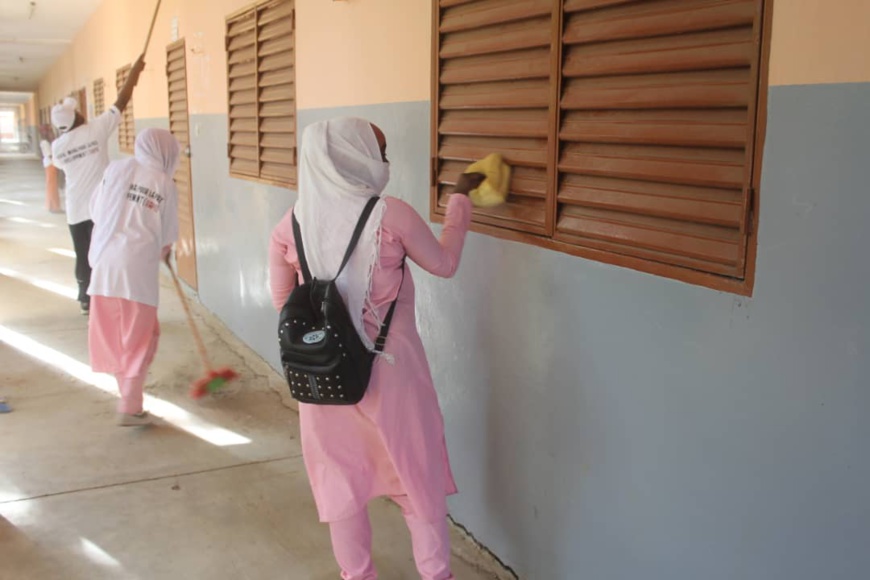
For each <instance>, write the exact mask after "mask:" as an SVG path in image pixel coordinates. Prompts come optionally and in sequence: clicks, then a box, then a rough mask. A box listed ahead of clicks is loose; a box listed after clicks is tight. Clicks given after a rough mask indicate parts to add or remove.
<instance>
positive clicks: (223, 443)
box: [0, 326, 251, 447]
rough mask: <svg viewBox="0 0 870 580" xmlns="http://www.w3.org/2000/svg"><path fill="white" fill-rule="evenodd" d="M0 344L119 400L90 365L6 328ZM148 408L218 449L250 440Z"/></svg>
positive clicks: (157, 406)
mask: <svg viewBox="0 0 870 580" xmlns="http://www.w3.org/2000/svg"><path fill="white" fill-rule="evenodd" d="M0 342H4V343H6V344H8V345H9V346H11V347H12V348H14V349H16V350H18V351H20V352H22V353H24V354H26V355H28V356H30V357H32V358H35V359H37V360H39V361H41V362H43V363H45V364H47V365H50V366H52V367H54V368H56V369H58V370H60V371H63V372H65V373H66V374H68V375H70V376H72V377H74V378H76V379H78V380H79V381H81V382H83V383H85V384H88V385H91V386H93V387H96V388H98V389H100V390H101V391H104V392H106V393H109V394H110V395H113V396H115V397H117V396H118V385H117V383H116V382H115V379H114V378H113V377H110V376H109V375H104V374H98V373H95V372H93V371H92V370H91V369H90V367H88V365H86V364H83V363H81V362H79V361H77V360H76V359H74V358H72V357H71V356H69V355H66V354H64V353H62V352H59V351H57V350H54V349H53V348H50V347H48V346H46V345H44V344H42V343H40V342H37V341H36V340H34V339H32V338H30V337H28V336H25V335H23V334H20V333H18V332H15V331H14V330H11V329H9V328H7V327H5V326H0ZM145 408H146V409H147V410H148V411H149V412H151V413H152V414H153V415H155V416H157V417H160V418H162V419H164V420H165V421H167V422H168V423H171V424H172V425H174V426H175V427H178V428H179V429H181V430H182V431H185V432H187V433H189V434H191V435H193V436H194V437H198V438H199V439H202V440H203V441H205V442H207V443H211V444H212V445H216V446H218V447H229V446H233V445H247V444H249V443H251V440H250V439H248V438H247V437H244V436H242V435H239V434H238V433H235V432H234V431H230V430H229V429H224V428H223V427H218V426H217V425H213V424H212V423H209V422H208V421H205V420H203V419H200V418H199V417H197V416H196V415H193V414H192V413H190V412H188V411H186V410H184V409H182V408H181V407H179V406H178V405H175V404H173V403H170V402H168V401H164V400H162V399H158V398H157V397H153V396H151V395H145Z"/></svg>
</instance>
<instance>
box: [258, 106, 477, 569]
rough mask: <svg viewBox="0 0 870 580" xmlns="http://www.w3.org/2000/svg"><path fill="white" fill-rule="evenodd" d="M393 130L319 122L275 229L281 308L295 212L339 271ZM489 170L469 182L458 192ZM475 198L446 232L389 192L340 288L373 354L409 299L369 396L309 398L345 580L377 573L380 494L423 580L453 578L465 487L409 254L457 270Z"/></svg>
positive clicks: (304, 415) (316, 457)
mask: <svg viewBox="0 0 870 580" xmlns="http://www.w3.org/2000/svg"><path fill="white" fill-rule="evenodd" d="M389 176H390V166H389V163H388V161H387V157H386V138H385V137H384V134H383V133H382V132H381V131H380V129H378V128H377V127H375V126H374V125H371V124H370V123H368V122H367V121H364V120H362V119H352V118H349V119H335V120H331V121H326V122H322V123H317V124H315V125H312V126H310V127H308V129H307V130H306V131H305V134H304V135H303V138H302V147H301V163H300V173H299V177H300V180H299V201H298V203H297V205H296V206H295V208H293V209H291V210H290V212H288V214H287V216H285V218H284V219H283V220H282V221H281V223H280V224H278V226H277V227H276V228H275V231H274V233H273V234H272V242H271V250H270V271H271V276H270V279H271V289H272V300H273V303H274V305H275V308H276V309H279V310H280V309H281V307H282V306H283V305H284V302H285V301H286V300H287V297H288V296H289V295H290V292H291V291H292V290H293V288H294V287H295V286H296V285H297V284H298V283H301V277H300V276H301V273H300V264H299V257H298V255H297V251H296V244H295V243H294V238H293V229H292V219H293V215H294V213H295V215H296V219H297V220H298V222H299V226H300V229H301V233H302V243H303V246H304V248H305V256H306V257H307V260H308V265H309V268H310V270H311V274H312V276H314V277H315V278H318V279H321V280H325V279H330V278H332V277H334V276H335V274H336V272H337V271H338V269H339V265H340V262H341V260H342V257H343V253H344V251H345V249H346V246H347V243H348V240H349V239H350V237H351V234H352V232H353V230H354V226H355V225H356V223H357V220H358V219H359V217H360V214H361V213H362V211H363V208H364V206H365V205H366V204H367V202H368V201H369V199H370V198H371V197H377V196H380V195H381V193H382V192H383V190H384V188H385V187H386V185H387V182H388V181H389ZM482 179H483V176H481V175H470V176H464V177H463V178H461V179H460V183H459V184H458V185H457V187H456V189H457V192H459V193H468V191H470V190H472V189H474V188H475V187H477V185H479V184H480V182H481V180H482ZM470 220H471V202H470V201H469V199H468V197H466V196H465V195H453V196H451V198H450V201H449V203H448V207H447V218H446V223H445V226H444V229H443V233H442V235H441V239H440V240H439V239H437V238H435V237H434V236H433V234H432V232H431V230H430V229H429V227H428V226H427V224H426V222H424V221H423V219H422V218H421V217H420V216H419V215H418V214H417V213H416V212H415V211H414V210H413V209H412V208H411V207H410V206H409V205H408V204H406V203H404V202H402V201H399V200H398V199H394V198H382V199H381V200H380V201H379V202H378V203H377V205H376V206H375V210H374V212H373V213H372V215H371V217H370V218H369V220H368V222H367V225H366V227H365V229H364V230H363V234H362V237H361V238H360V241H359V243H358V244H357V246H356V250H355V251H354V253H353V255H352V257H351V259H350V261H349V263H348V265H347V267H346V268H345V270H344V272H343V273H342V275H341V276H340V277H339V278H338V281H337V283H338V287H339V289H340V291H341V294H342V297H343V298H344V300H345V303H346V304H347V306H348V311H349V312H350V315H351V317H352V318H353V321H354V326H355V327H356V329H357V331H358V333H359V335H360V337H361V338H362V339H363V341H364V342H365V343H366V345H367V346H368V347H369V349H370V350H372V349H373V346H374V345H373V343H372V341H373V338H374V337H375V336H377V333H378V330H379V329H380V326H381V321H382V320H383V318H384V316H385V314H386V312H387V310H388V309H389V306H390V304H391V303H392V302H393V301H394V300H395V299H396V298H397V297H398V302H397V306H396V310H395V315H394V318H393V320H392V326H391V327H390V331H389V335H388V338H387V343H386V349H385V350H386V354H385V355H384V356H381V357H378V359H377V360H376V362H375V365H374V369H373V371H372V375H371V381H370V383H369V387H368V390H367V392H366V394H365V397H364V398H363V400H362V401H361V402H360V403H359V404H357V405H353V406H346V407H343V406H321V405H307V404H300V405H299V407H300V409H299V413H300V423H301V431H302V449H303V454H304V459H305V466H306V471H307V473H308V478H309V480H310V483H311V487H312V490H313V492H314V499H315V502H316V504H317V509H318V513H319V516H320V520H321V521H322V522H327V523H328V524H329V528H330V533H331V536H332V546H333V551H334V553H335V557H336V560H337V561H338V564H339V566H340V567H341V570H342V578H344V579H345V580H372V579H375V578H377V573H376V572H375V569H374V565H373V563H372V557H371V539H372V531H371V525H370V522H369V517H368V511H367V505H368V503H369V501H370V500H372V499H373V498H376V497H380V496H387V497H390V498H392V499H393V500H394V501H395V502H396V503H397V504H399V506H400V507H401V508H402V512H403V513H404V515H405V519H406V521H407V524H408V528H409V530H410V532H411V539H412V542H413V547H414V559H415V561H416V565H417V570H418V572H419V573H420V576H421V577H422V578H423V579H424V580H448V579H452V578H453V574H452V573H451V570H450V540H449V537H448V526H447V496H448V495H450V494H453V493H456V484H455V483H454V481H453V475H452V473H451V471H450V463H449V460H448V457H447V448H446V445H445V440H444V423H443V418H442V416H441V410H440V408H439V406H438V398H437V396H436V393H435V388H434V386H433V384H432V376H431V374H430V372H429V363H428V362H427V360H426V355H425V352H424V350H423V343H422V341H421V340H420V336H419V334H418V332H417V327H416V316H415V312H414V282H413V279H412V277H411V273H410V272H409V271H406V269H405V268H406V266H405V258H406V256H407V258H409V259H411V260H413V261H414V262H415V263H416V264H418V265H419V266H420V267H421V268H423V269H424V270H426V271H427V272H429V273H431V274H434V275H436V276H441V277H445V278H449V277H451V276H453V274H454V273H455V272H456V269H457V267H458V266H459V258H460V254H461V253H462V247H463V244H464V241H465V234H466V231H467V229H468V225H469V222H470Z"/></svg>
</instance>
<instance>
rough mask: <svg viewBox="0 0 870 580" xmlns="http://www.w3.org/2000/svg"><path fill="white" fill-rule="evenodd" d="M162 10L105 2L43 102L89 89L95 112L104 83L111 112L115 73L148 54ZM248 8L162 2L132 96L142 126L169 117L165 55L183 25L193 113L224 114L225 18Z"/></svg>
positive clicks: (137, 1) (234, 3) (223, 1)
mask: <svg viewBox="0 0 870 580" xmlns="http://www.w3.org/2000/svg"><path fill="white" fill-rule="evenodd" d="M155 4H156V2H154V1H151V0H149V1H143V0H106V1H105V2H103V4H102V5H101V6H100V8H99V9H98V10H97V11H96V13H95V14H94V15H93V16H92V17H91V19H90V20H89V21H88V23H87V25H86V26H85V28H84V29H83V30H82V31H81V32H80V33H79V34H78V36H77V37H76V39H75V41H74V43H73V45H72V47H71V49H70V50H69V51H67V52H66V53H65V54H64V55H63V56H62V57H61V58H60V59H59V60H58V62H57V63H55V65H54V66H53V67H52V68H51V71H50V72H49V74H48V75H47V76H46V77H45V78H44V79H43V80H42V82H41V83H40V87H39V93H40V98H41V100H42V102H46V103H53V102H56V101H57V100H59V99H61V98H63V97H64V96H65V95H67V94H69V93H70V92H71V91H72V90H76V89H79V88H81V87H86V88H87V89H88V100H89V105H92V98H93V82H94V80H96V79H98V78H103V79H104V80H105V83H106V85H105V86H106V88H105V95H106V106H107V107H108V106H109V105H111V104H112V103H113V102H114V101H115V98H116V97H117V89H116V87H115V74H116V71H117V69H119V68H121V67H122V66H124V65H126V64H129V63H131V62H132V61H133V60H135V59H136V57H137V56H138V55H139V53H140V52H141V50H142V47H143V45H144V43H145V36H146V34H147V32H148V25H149V23H150V21H151V15H152V11H153V9H154V6H155ZM250 4H251V2H250V0H163V4H162V6H161V8H160V14H159V15H158V18H157V23H156V24H155V27H154V35H153V36H152V38H151V44H150V46H149V48H148V53H147V54H146V58H145V61H146V67H145V71H144V72H143V73H142V77H141V79H140V81H139V85H138V87H137V88H136V92H135V93H134V96H133V106H134V112H135V115H136V117H137V118H163V117H166V116H167V115H168V112H167V111H168V104H167V84H166V72H165V67H166V47H167V45H169V44H170V43H171V42H172V36H171V34H172V23H173V19H176V18H177V22H178V37H179V38H185V39H186V40H187V65H188V85H189V86H188V88H189V93H190V96H189V99H190V101H189V107H190V112H191V113H192V114H202V113H225V112H226V110H227V108H226V56H225V52H224V35H225V21H226V16H227V15H228V14H231V13H233V12H236V11H237V10H239V9H241V8H244V7H246V6H249V5H250Z"/></svg>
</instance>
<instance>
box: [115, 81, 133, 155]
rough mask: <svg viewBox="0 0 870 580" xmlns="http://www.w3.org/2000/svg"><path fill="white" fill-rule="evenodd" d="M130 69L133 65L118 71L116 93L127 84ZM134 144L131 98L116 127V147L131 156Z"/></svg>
mask: <svg viewBox="0 0 870 580" xmlns="http://www.w3.org/2000/svg"><path fill="white" fill-rule="evenodd" d="M132 69H133V65H131V64H128V65H127V66H124V67H122V68H119V69H118V72H117V75H116V82H115V84H116V85H117V87H118V91H120V90H121V89H122V88H123V87H124V83H126V82H127V77H128V76H130V71H131V70H132ZM135 144H136V123H135V117H134V116H133V99H132V98H131V99H130V102H129V103H127V107H126V108H125V109H124V112H123V113H121V123H120V124H119V125H118V147H119V148H120V149H121V152H122V153H129V154H131V155H132V154H133V149H134V146H135Z"/></svg>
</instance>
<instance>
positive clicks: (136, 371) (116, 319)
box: [88, 296, 160, 415]
mask: <svg viewBox="0 0 870 580" xmlns="http://www.w3.org/2000/svg"><path fill="white" fill-rule="evenodd" d="M159 339H160V325H159V324H158V322H157V309H156V308H155V307H153V306H149V305H147V304H141V303H139V302H133V301H131V300H124V299H123V298H109V297H106V296H92V297H91V312H90V320H89V321H88V350H89V351H90V358H91V367H92V368H93V370H94V372H98V373H108V374H111V375H114V376H115V379H116V380H117V381H118V389H119V390H120V392H121V400H120V401H119V402H118V412H119V413H125V414H127V415H135V414H138V413H141V412H142V400H143V398H144V393H143V390H144V387H145V379H146V377H147V376H148V367H150V366H151V362H152V361H153V360H154V354H155V353H156V352H157V343H158V342H159Z"/></svg>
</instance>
